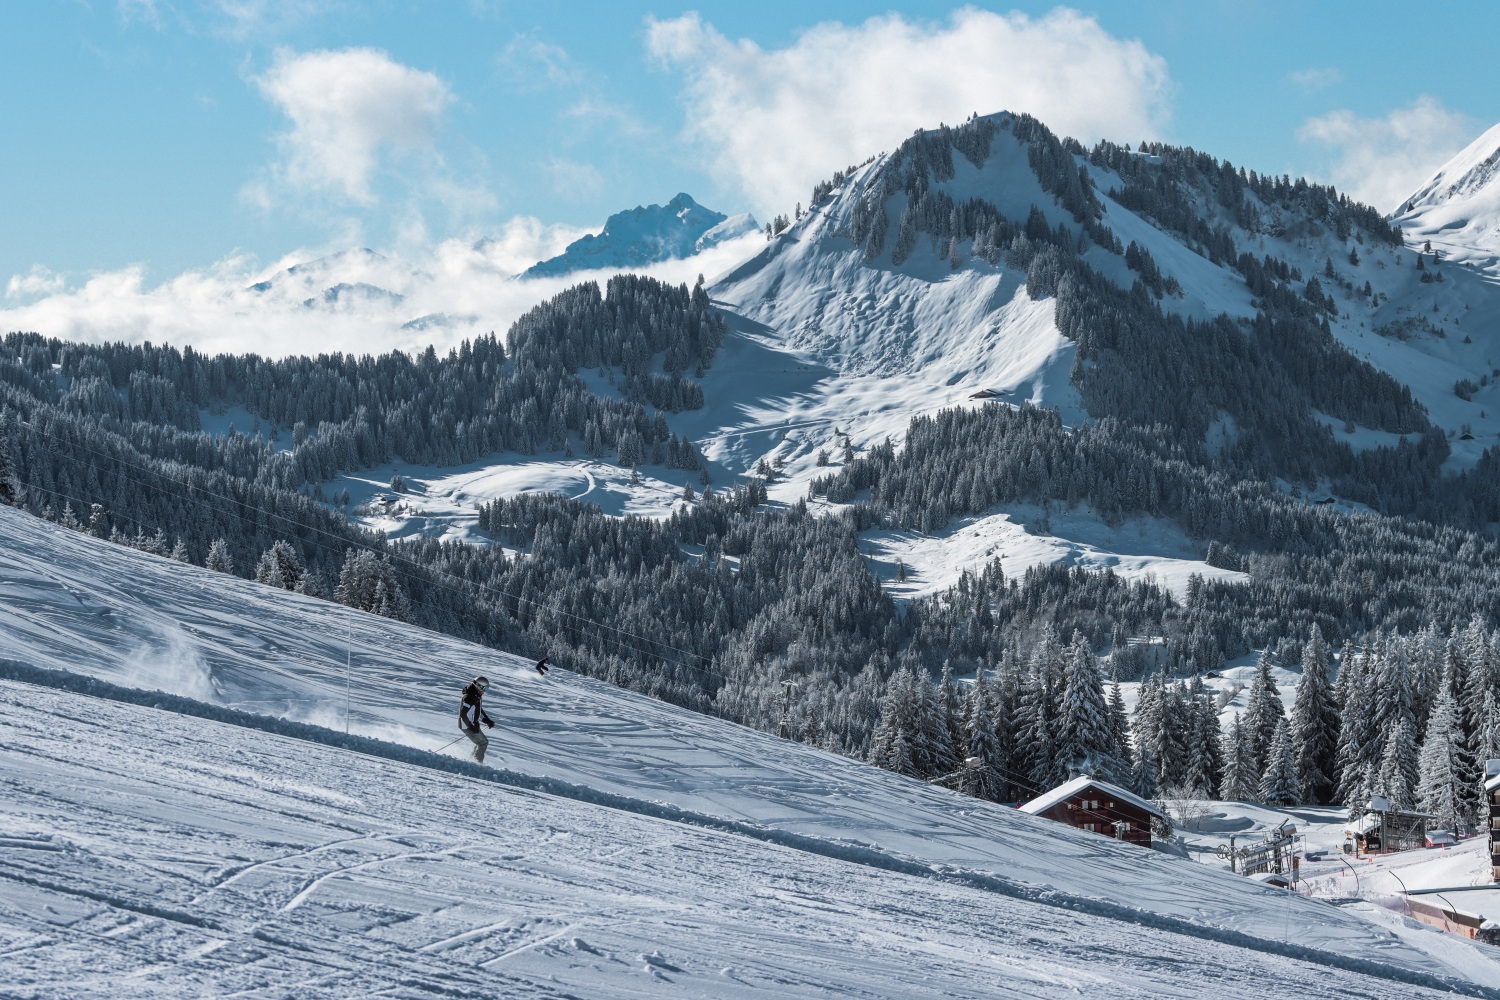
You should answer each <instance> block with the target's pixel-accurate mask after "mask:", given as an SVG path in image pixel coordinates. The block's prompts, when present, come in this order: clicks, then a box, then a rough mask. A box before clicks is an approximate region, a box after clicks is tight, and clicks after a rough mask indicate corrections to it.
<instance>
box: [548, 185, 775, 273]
mask: <svg viewBox="0 0 1500 1000" xmlns="http://www.w3.org/2000/svg"><path fill="white" fill-rule="evenodd" d="M758 228H759V227H758V226H757V224H756V222H755V219H753V218H752V217H751V216H749V215H733V216H729V215H724V214H723V213H722V212H715V211H714V210H713V209H710V208H704V207H703V206H702V205H700V204H698V203H697V202H696V201H694V200H693V199H692V197H691V196H690V195H688V194H685V193H684V194H679V195H677V197H675V198H673V199H672V200H671V201H669V202H667V203H666V204H665V205H637V206H636V207H635V208H631V209H626V210H625V211H623V212H616V213H615V214H614V215H611V216H610V217H609V218H608V219H607V220H605V223H604V229H603V230H602V231H601V232H599V233H597V234H594V233H590V234H588V235H586V236H584V237H582V238H581V239H578V240H575V241H574V242H572V243H570V244H568V248H567V249H566V250H564V251H563V252H562V253H561V254H558V255H557V256H556V257H553V258H551V259H549V260H544V261H541V262H540V263H538V264H535V265H533V266H532V267H530V268H528V269H527V270H526V271H525V272H523V273H522V275H521V276H522V277H523V278H545V277H560V276H562V275H567V274H572V273H574V272H576V271H597V270H607V269H611V268H637V267H644V266H646V265H647V264H655V263H659V262H661V261H664V260H673V259H680V258H684V257H691V256H693V255H694V254H697V253H702V252H703V251H704V250H707V249H709V248H710V247H714V246H718V245H719V244H720V243H724V242H726V241H728V240H732V239H735V238H737V237H740V236H744V235H746V234H748V233H753V232H755V231H756V230H757V229H758Z"/></svg>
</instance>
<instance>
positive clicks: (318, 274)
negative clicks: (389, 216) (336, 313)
mask: <svg viewBox="0 0 1500 1000" xmlns="http://www.w3.org/2000/svg"><path fill="white" fill-rule="evenodd" d="M431 279H432V275H430V274H428V273H427V272H425V271H423V270H421V269H420V268H417V267H413V266H412V265H411V264H408V263H407V262H405V261H403V260H399V259H397V258H395V257H388V256H386V255H385V254H380V253H376V252H375V251H374V250H371V249H369V248H368V247H359V248H357V249H354V250H342V251H340V252H338V253H333V254H328V255H327V256H324V257H318V258H315V259H313V260H309V261H304V262H303V263H300V264H293V265H292V266H290V267H286V268H282V269H281V270H278V271H273V272H272V273H270V274H268V275H266V276H265V277H264V278H262V279H261V280H260V281H257V282H256V283H255V284H253V285H251V286H250V291H252V292H256V293H258V294H260V295H271V296H276V297H278V298H282V299H288V300H292V301H297V302H301V303H302V304H303V305H305V306H307V307H308V308H310V309H325V310H336V309H340V308H344V309H349V308H360V307H362V306H367V305H385V306H397V305H399V304H400V303H401V301H402V300H403V299H404V298H405V297H406V295H407V294H408V293H409V292H410V291H411V290H412V288H413V287H414V286H415V285H418V284H420V283H422V282H424V281H430V280H431Z"/></svg>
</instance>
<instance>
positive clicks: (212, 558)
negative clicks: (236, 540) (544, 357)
mask: <svg viewBox="0 0 1500 1000" xmlns="http://www.w3.org/2000/svg"><path fill="white" fill-rule="evenodd" d="M203 565H205V566H207V567H208V568H209V569H211V570H214V571H216V572H219V573H233V572H234V559H233V558H232V557H231V556H230V555H229V543H227V542H225V541H224V539H222V538H215V539H214V540H213V544H212V545H210V546H209V547H208V558H207V559H205V560H203Z"/></svg>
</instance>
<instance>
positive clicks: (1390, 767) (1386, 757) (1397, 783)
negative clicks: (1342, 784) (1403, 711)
mask: <svg viewBox="0 0 1500 1000" xmlns="http://www.w3.org/2000/svg"><path fill="white" fill-rule="evenodd" d="M1416 764H1417V741H1416V739H1415V737H1413V736H1412V732H1411V730H1410V729H1409V728H1408V727H1407V725H1406V722H1405V721H1402V722H1398V723H1397V724H1396V728H1395V729H1393V730H1391V734H1390V736H1389V737H1388V738H1387V739H1386V741H1385V753H1384V754H1383V755H1382V756H1381V758H1380V773H1379V775H1378V776H1377V777H1376V779H1375V785H1374V787H1373V789H1372V791H1374V792H1376V793H1378V794H1380V795H1384V796H1385V797H1386V798H1387V799H1389V800H1390V802H1391V805H1392V807H1394V808H1396V809H1410V808H1412V807H1413V806H1414V805H1416V799H1417V796H1416Z"/></svg>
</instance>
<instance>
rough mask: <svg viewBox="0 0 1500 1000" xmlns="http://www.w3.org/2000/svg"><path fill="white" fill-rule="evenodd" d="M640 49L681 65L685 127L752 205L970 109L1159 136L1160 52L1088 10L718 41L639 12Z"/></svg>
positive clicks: (1163, 79) (1059, 125) (1062, 129)
mask: <svg viewBox="0 0 1500 1000" xmlns="http://www.w3.org/2000/svg"><path fill="white" fill-rule="evenodd" d="M646 44H647V49H648V52H649V53H650V54H651V55H652V56H653V57H655V58H656V59H657V60H658V61H659V62H660V63H661V64H662V65H663V66H665V67H667V68H670V69H672V70H675V71H678V72H681V73H682V74H683V76H684V107H685V109H686V115H687V131H688V134H689V136H690V137H692V138H693V139H695V140H696V141H698V142H700V143H702V144H703V145H704V146H705V147H706V148H707V150H708V151H709V154H710V155H711V157H712V159H713V161H714V163H715V167H716V170H717V173H718V175H719V176H720V177H722V178H725V179H727V180H729V181H731V182H733V183H737V184H738V186H739V187H740V188H741V189H742V190H743V192H744V193H745V194H746V195H747V196H748V197H749V198H750V200H751V201H752V204H753V208H754V210H755V211H756V212H757V214H760V215H762V216H770V215H773V214H775V213H776V212H786V211H788V210H789V209H790V208H791V207H792V205H793V203H794V202H795V201H798V200H805V199H806V198H807V197H808V192H809V191H810V189H811V188H812V185H813V184H814V183H816V182H817V181H818V180H820V179H823V178H826V177H827V176H829V175H831V174H832V173H833V171H834V170H836V169H840V168H842V167H845V166H847V165H849V164H851V163H858V162H861V161H863V160H864V159H865V158H867V157H868V156H870V155H871V154H873V153H877V152H880V151H881V150H884V149H890V148H892V147H894V146H895V145H897V144H898V143H900V141H901V140H902V139H904V138H905V137H906V136H908V135H910V134H911V131H912V129H913V128H915V127H918V126H921V127H933V126H936V125H937V124H938V123H939V122H940V121H946V122H953V123H956V122H959V121H962V120H963V119H965V118H967V117H968V116H969V115H970V114H971V113H972V112H979V113H980V114H989V113H991V112H995V111H1017V112H1021V111H1024V112H1029V113H1030V114H1033V115H1035V116H1036V117H1038V118H1040V119H1041V120H1042V121H1043V122H1045V123H1046V124H1047V126H1048V127H1049V128H1051V129H1053V130H1054V131H1056V132H1058V133H1059V134H1063V135H1072V136H1074V137H1076V138H1078V139H1080V140H1083V141H1085V142H1088V141H1090V140H1093V139H1098V138H1104V137H1110V138H1114V139H1118V140H1121V141H1130V142H1134V141H1137V140H1139V139H1142V138H1160V137H1161V136H1162V131H1163V129H1164V128H1165V126H1166V123H1167V120H1168V117H1169V113H1168V107H1167V99H1168V96H1169V92H1170V81H1169V78H1168V74H1167V67H1166V62H1165V61H1164V60H1163V59H1162V58H1161V57H1160V56H1157V55H1154V54H1152V53H1151V52H1150V51H1148V50H1147V49H1146V47H1145V46H1144V45H1142V44H1141V43H1140V42H1139V41H1131V40H1123V39H1119V38H1116V37H1114V36H1113V35H1110V34H1109V33H1108V32H1106V31H1105V30H1104V29H1103V28H1101V27H1100V26H1099V23H1098V22H1097V21H1096V20H1094V19H1093V18H1092V17H1087V16H1085V15H1083V14H1080V13H1078V12H1077V11H1073V10H1069V9H1066V8H1059V9H1057V10H1054V11H1053V12H1051V13H1050V14H1047V15H1046V16H1045V17H1041V18H1031V17H1028V16H1027V15H1025V14H1020V13H1012V14H1005V15H1002V14H995V13H991V12H989V11H983V10H977V9H975V8H972V7H966V8H963V9H961V10H959V11H957V12H956V13H954V14H953V16H952V17H951V18H950V19H949V20H948V21H947V22H946V23H926V22H916V21H908V20H906V19H905V18H903V17H901V16H900V15H899V14H888V15H885V16H882V17H875V18H871V19H870V20H868V21H866V22H864V23H863V24H861V25H857V26H852V27H851V26H848V25H844V24H838V23H828V24H822V25H818V26H817V27H814V28H812V29H810V30H808V31H806V32H804V33H803V34H802V35H800V36H799V37H798V38H797V40H796V41H795V42H794V43H792V44H791V45H789V46H787V47H786V48H782V49H774V50H767V49H762V48H760V47H759V46H758V45H756V44H754V43H753V42H750V41H748V40H745V39H740V40H731V39H729V38H726V37H725V36H724V35H722V34H721V33H719V32H718V31H717V30H716V29H715V28H714V27H713V26H712V25H711V24H709V23H707V22H705V21H704V20H703V19H702V18H701V17H700V16H699V15H698V14H696V13H690V14H685V15H683V16H682V17H678V18H674V19H671V20H665V21H659V20H654V19H653V20H650V21H648V23H647V38H646Z"/></svg>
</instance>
